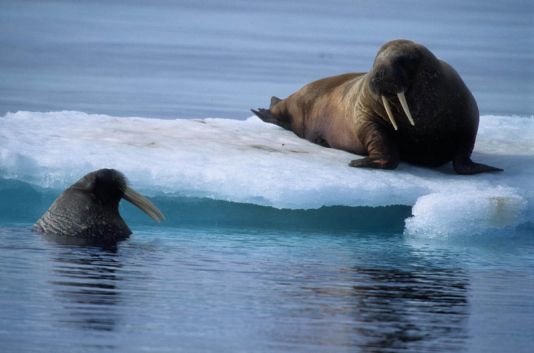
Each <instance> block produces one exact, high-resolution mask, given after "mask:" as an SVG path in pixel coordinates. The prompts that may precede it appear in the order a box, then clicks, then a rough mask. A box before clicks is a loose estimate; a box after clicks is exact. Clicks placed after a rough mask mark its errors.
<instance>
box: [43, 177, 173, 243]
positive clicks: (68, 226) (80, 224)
mask: <svg viewBox="0 0 534 353" xmlns="http://www.w3.org/2000/svg"><path fill="white" fill-rule="evenodd" d="M123 198H124V199H125V200H127V201H129V202H131V203H132V204H134V205H135V206H137V207H138V208H140V209H141V210H142V211H144V212H145V213H146V214H147V215H149V216H150V217H151V218H152V219H154V220H155V221H156V222H158V223H159V222H160V221H162V220H163V219H164V218H165V216H164V215H163V213H161V211H160V210H159V209H158V208H157V207H156V206H154V205H153V204H152V202H150V201H149V200H148V199H147V198H145V197H144V196H142V195H141V194H139V193H138V192H136V191H135V190H133V189H132V188H131V187H129V186H128V182H127V180H126V178H125V177H124V175H123V174H122V173H121V172H119V171H117V170H114V169H100V170H97V171H94V172H91V173H89V174H87V175H85V176H83V177H82V178H81V179H80V180H78V181H77V182H76V183H74V184H73V185H72V186H70V187H69V188H67V189H66V190H65V191H64V192H63V193H62V194H61V195H60V196H59V197H58V198H57V199H56V200H55V201H54V203H53V204H52V206H50V208H49V209H48V211H47V212H46V213H45V214H44V215H43V216H42V217H41V218H40V219H39V220H38V221H37V222H36V223H35V225H34V229H36V230H37V231H40V232H42V233H45V234H52V235H59V236H68V237H78V238H92V239H105V240H117V239H124V238H125V237H127V236H128V235H130V234H131V231H130V229H129V228H128V226H127V225H126V223H125V222H124V220H123V219H122V217H121V216H120V214H119V202H120V200H121V199H123Z"/></svg>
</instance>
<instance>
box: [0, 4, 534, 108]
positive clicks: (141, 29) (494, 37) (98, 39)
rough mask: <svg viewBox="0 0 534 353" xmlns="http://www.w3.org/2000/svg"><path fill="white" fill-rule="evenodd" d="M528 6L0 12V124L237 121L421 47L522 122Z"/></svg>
mask: <svg viewBox="0 0 534 353" xmlns="http://www.w3.org/2000/svg"><path fill="white" fill-rule="evenodd" d="M533 23H534V2H532V1H530V0H512V1H495V0H488V1H470V2H466V1H462V0H453V1H421V0H414V1H401V2H392V1H382V0H378V1H376V0H372V1H353V0H331V1H304V0H297V1H279V0H275V1H250V0H230V1H216V0H202V1H197V0H195V1H189V0H182V1H169V0H155V1H146V0H144V1H141V0H137V1H99V0H97V1H85V2H82V1H66V0H55V1H47V0H35V1H26V0H25V1H20V0H13V1H6V0H2V1H0V114H1V115H3V114H5V112H7V111H18V110H31V111H50V110H52V111H57V110H79V111H84V112H88V113H104V114H109V115H120V116H124V115H126V116H132V115H134V116H145V117H166V118H176V117H200V118H203V117H207V116H211V117H228V118H245V117H248V116H250V112H249V109H250V108H254V107H258V106H265V105H267V104H268V101H269V99H270V97H271V95H278V96H281V97H283V96H286V95H288V94H290V93H291V92H293V91H295V90H296V89H298V88H299V87H301V86H302V85H303V84H305V83H307V82H310V81H312V80H315V79H318V78H321V77H325V76H330V75H335V74H339V73H343V72H350V71H367V70H368V69H369V68H370V66H371V64H372V60H373V58H374V55H375V54H376V51H377V50H378V48H379V47H380V45H382V44H383V43H384V42H386V41H389V40H391V39H396V38H409V39H413V40H416V41H418V42H420V43H423V44H425V45H426V46H428V47H429V48H430V49H431V50H432V51H433V52H434V53H436V55H438V56H439V57H441V58H443V59H445V60H447V61H448V62H450V63H451V64H452V65H453V66H454V67H455V68H456V69H457V70H458V71H459V72H460V74H461V75H462V76H463V77H464V79H465V81H466V83H467V84H468V86H469V87H470V88H471V89H472V91H473V93H474V95H475V97H476V98H477V100H478V103H479V106H480V111H481V113H482V114H504V115H510V114H518V115H531V114H532V113H533V112H534V99H533V98H532V97H533V96H534V68H533V66H532V62H533V61H534V49H533V48H534V26H533V25H532V24H533Z"/></svg>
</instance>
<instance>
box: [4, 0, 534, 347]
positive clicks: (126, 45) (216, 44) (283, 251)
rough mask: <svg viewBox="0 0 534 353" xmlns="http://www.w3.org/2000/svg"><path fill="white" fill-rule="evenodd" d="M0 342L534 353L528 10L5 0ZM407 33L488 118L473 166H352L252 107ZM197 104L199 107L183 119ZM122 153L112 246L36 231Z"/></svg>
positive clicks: (360, 60)
mask: <svg viewBox="0 0 534 353" xmlns="http://www.w3.org/2000/svg"><path fill="white" fill-rule="evenodd" d="M0 10H1V11H0V29H1V30H0V43H1V47H0V51H1V55H0V74H1V79H0V351H2V352H142V351H149V352H354V351H359V352H399V351H406V352H434V351H436V352H530V351H531V342H532V340H533V337H534V331H533V330H532V327H534V305H532V303H531V302H532V296H533V294H534V255H533V254H534V225H533V221H532V220H533V219H534V206H533V205H534V167H533V165H534V118H533V116H532V114H533V112H534V101H533V100H532V96H533V95H532V94H533V91H532V88H533V87H534V84H533V82H534V81H533V71H532V67H531V65H530V64H529V63H530V62H531V61H532V59H533V58H534V55H533V52H532V49H531V48H532V40H533V34H532V31H533V27H532V18H533V16H534V15H533V9H532V4H531V3H530V2H524V1H519V0H518V1H514V2H512V3H509V2H507V3H501V2H497V1H485V2H472V3H466V2H463V1H462V2H461V1H452V2H447V3H445V2H420V1H406V2H399V3H394V4H392V3H390V2H381V1H372V2H371V1H369V2H367V1H361V2H349V1H333V2H332V1H329V2H319V1H317V2H316V1H292V2H278V1H270V2H253V1H236V0H232V1H226V2H217V1H202V2H198V1H180V2H171V1H132V2H121V1H113V2H108V1H106V2H104V1H102V2H100V1H91V2H86V3H79V2H72V1H2V2H0ZM393 38H411V39H415V40H417V41H419V42H421V43H423V44H425V45H427V46H428V47H429V48H430V49H431V50H432V51H434V52H435V53H436V54H437V55H438V56H440V57H442V58H444V59H446V60H447V61H449V62H450V63H452V64H453V65H454V66H455V67H456V68H457V69H458V71H459V72H460V74H461V75H462V77H463V78H464V79H465V81H466V83H467V84H468V86H469V87H470V88H471V89H472V90H473V93H474V95H475V96H476V98H477V101H478V103H479V106H480V110H481V112H482V116H481V121H480V128H479V135H478V138H477V144H476V147H475V152H474V153H473V159H474V160H475V161H477V162H481V163H486V164H490V165H495V166H498V167H501V168H503V169H504V170H505V171H504V172H502V173H497V174H485V175H477V176H469V177H465V176H458V175H455V174H454V173H453V172H452V168H451V166H450V165H445V166H443V167H442V168H439V169H434V170H431V169H424V168H418V167H414V166H411V165H408V164H404V163H401V165H400V166H399V168H398V169H397V170H395V171H373V170H362V169H354V168H350V167H348V166H347V163H348V162H349V161H350V160H352V159H355V158H358V157H357V156H354V155H351V154H348V153H345V152H342V151H336V150H332V149H325V148H322V147H319V146H316V145H313V144H311V143H308V142H307V141H304V140H301V139H299V138H297V137H296V136H295V135H293V134H292V133H290V132H288V131H284V130H283V129H281V128H278V127H276V126H273V125H268V124H264V123H262V122H261V121H259V120H258V119H257V118H254V117H250V113H249V112H248V109H249V108H255V107H258V106H266V105H267V104H268V101H269V98H270V96H271V95H279V96H281V97H283V96H285V95H287V94H289V93H291V92H292V91H294V90H295V89H298V88H299V87H300V86H301V85H303V84H304V83H306V82H308V81H311V80H313V79H316V78H319V77H323V76H326V75H333V74H337V73H340V72H346V71H366V70H368V68H369V67H370V65H371V62H372V59H373V55H374V54H375V52H376V50H377V48H378V47H379V46H380V45H381V44H382V43H383V42H385V41H387V40H390V39H393ZM186 118H193V119H186ZM104 167H108V168H110V167H111V168H117V169H119V170H121V171H122V172H124V173H125V175H126V176H127V177H128V179H129V183H130V185H131V186H132V187H133V188H135V189H136V190H138V191H140V192H141V193H143V194H145V195H147V196H148V197H150V198H151V199H152V200H153V201H154V203H155V204H157V205H158V206H159V207H160V208H161V209H162V211H163V212H164V213H165V214H166V216H167V219H166V221H165V222H164V223H162V224H161V225H159V226H158V225H155V224H153V222H152V221H151V220H150V219H149V218H148V217H147V216H146V215H144V214H143V213H141V212H140V211H139V210H137V209H136V208H134V207H133V206H131V205H129V204H128V203H127V202H124V201H123V202H122V203H121V213H122V214H123V216H124V218H125V220H126V221H127V223H128V224H129V225H130V227H131V228H132V230H133V232H134V234H133V235H132V236H131V237H130V239H128V240H127V241H124V242H121V243H119V244H117V245H116V246H107V247H96V246H95V247H80V246H74V245H68V244H58V243H56V242H54V241H51V240H48V239H46V238H44V237H42V236H41V235H39V234H36V233H33V232H32V231H31V225H32V224H33V222H35V220H36V219H38V218H39V217H40V215H41V214H42V213H43V212H44V211H45V210H46V209H47V208H48V207H49V205H50V204H51V203H52V202H53V200H54V199H55V198H56V197H57V196H58V194H59V193H60V192H61V190H63V189H64V188H65V187H67V186H69V185H70V184H72V183H73V182H75V181H76V180H77V179H79V178H80V177H81V176H83V175H84V174H86V173H87V172H89V171H92V170H95V169H98V168H104Z"/></svg>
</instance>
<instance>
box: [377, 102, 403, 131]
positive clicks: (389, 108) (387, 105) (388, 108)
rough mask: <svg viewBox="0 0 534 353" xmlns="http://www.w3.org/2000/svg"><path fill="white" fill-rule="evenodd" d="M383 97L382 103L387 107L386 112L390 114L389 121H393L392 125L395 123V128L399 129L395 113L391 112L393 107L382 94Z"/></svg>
mask: <svg viewBox="0 0 534 353" xmlns="http://www.w3.org/2000/svg"><path fill="white" fill-rule="evenodd" d="M380 97H381V98H382V104H384V108H386V113H387V115H388V118H389V121H390V122H391V125H393V128H394V129H395V130H398V129H399V128H398V127H397V122H396V121H395V118H394V117H393V113H392V112H391V107H390V106H389V103H388V101H387V99H386V97H384V96H380Z"/></svg>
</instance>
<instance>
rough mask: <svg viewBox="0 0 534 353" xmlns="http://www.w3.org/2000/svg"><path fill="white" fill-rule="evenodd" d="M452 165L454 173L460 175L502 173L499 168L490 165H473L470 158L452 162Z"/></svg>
mask: <svg viewBox="0 0 534 353" xmlns="http://www.w3.org/2000/svg"><path fill="white" fill-rule="evenodd" d="M452 165H453V167H454V171H455V172H456V173H458V174H461V175H473V174H480V173H492V172H502V171H503V170H502V169H501V168H496V167H492V166H490V165H486V164H481V163H475V162H473V161H472V160H471V159H470V158H467V159H462V160H453V162H452Z"/></svg>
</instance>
